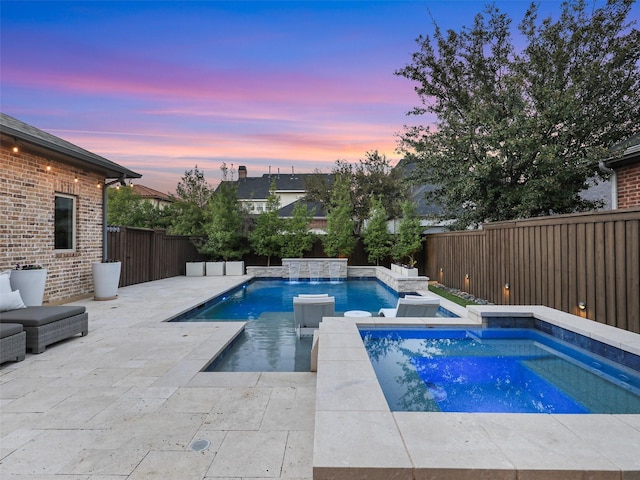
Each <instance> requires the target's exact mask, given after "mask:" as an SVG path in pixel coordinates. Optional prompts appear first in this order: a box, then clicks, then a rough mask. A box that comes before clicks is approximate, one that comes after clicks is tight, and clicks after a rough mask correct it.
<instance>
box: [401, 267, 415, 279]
mask: <svg viewBox="0 0 640 480" xmlns="http://www.w3.org/2000/svg"><path fill="white" fill-rule="evenodd" d="M401 274H402V275H403V276H405V277H417V276H418V269H417V268H407V267H401Z"/></svg>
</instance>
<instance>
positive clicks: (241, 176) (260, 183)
mask: <svg viewBox="0 0 640 480" xmlns="http://www.w3.org/2000/svg"><path fill="white" fill-rule="evenodd" d="M314 175H317V174H316V173H294V172H293V171H292V172H291V173H286V174H285V173H279V172H278V173H276V174H271V173H265V174H264V175H262V176H261V177H249V176H248V172H247V167H245V166H240V167H238V180H237V181H236V182H235V183H236V185H237V187H238V200H239V201H240V203H241V204H242V206H243V207H244V209H245V210H246V211H247V212H249V213H252V214H260V213H261V212H264V211H265V209H266V207H267V197H268V196H269V193H270V192H269V189H270V188H271V182H275V185H276V189H275V191H274V193H275V194H276V195H277V196H278V197H279V198H280V208H283V207H286V206H287V205H291V204H292V203H294V202H296V201H298V200H300V199H301V198H304V197H305V196H306V194H307V190H306V187H305V181H306V179H307V178H309V177H311V176H314ZM327 176H328V177H333V176H332V175H331V174H327Z"/></svg>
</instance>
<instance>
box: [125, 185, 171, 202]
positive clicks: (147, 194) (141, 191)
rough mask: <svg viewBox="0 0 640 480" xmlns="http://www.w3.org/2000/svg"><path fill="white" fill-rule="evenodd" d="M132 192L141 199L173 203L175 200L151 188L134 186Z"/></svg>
mask: <svg viewBox="0 0 640 480" xmlns="http://www.w3.org/2000/svg"><path fill="white" fill-rule="evenodd" d="M133 191H134V192H136V193H137V194H138V195H140V196H141V197H142V198H151V199H154V200H161V201H163V202H173V201H175V198H174V197H172V196H171V195H168V194H166V193H162V192H159V191H158V190H154V189H153V188H149V187H145V186H144V185H138V184H135V185H134V186H133Z"/></svg>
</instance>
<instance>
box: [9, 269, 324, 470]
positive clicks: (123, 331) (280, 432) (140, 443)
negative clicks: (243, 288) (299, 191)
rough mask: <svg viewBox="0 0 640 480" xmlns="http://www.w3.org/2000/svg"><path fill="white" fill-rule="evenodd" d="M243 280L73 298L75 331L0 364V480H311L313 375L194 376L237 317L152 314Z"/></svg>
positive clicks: (192, 280) (157, 285) (177, 282)
mask: <svg viewBox="0 0 640 480" xmlns="http://www.w3.org/2000/svg"><path fill="white" fill-rule="evenodd" d="M247 278H248V277H176V278H170V279H165V280H160V281H156V282H149V283H143V284H140V285H134V286H130V287H125V288H121V289H120V290H119V298H118V299H116V300H112V301H106V302H96V301H94V300H92V299H87V300H83V301H79V302H74V304H77V305H84V306H86V307H87V310H88V312H89V334H88V335H87V336H86V337H74V338H72V339H70V340H67V341H64V342H61V343H58V344H55V345H51V346H50V347H48V348H47V349H46V351H45V352H44V353H41V354H39V355H32V354H27V358H26V359H25V360H24V361H22V362H18V363H5V364H3V365H2V366H1V367H0V438H1V440H0V459H1V460H0V478H2V480H12V479H20V478H25V479H31V480H35V479H37V480H45V479H52V480H53V479H55V480H61V479H62V480H71V479H73V480H116V479H132V480H133V479H180V480H188V479H194V480H197V479H216V480H220V479H267V478H283V479H292V480H293V479H297V480H308V479H311V477H312V448H313V427H314V425H313V422H314V413H315V381H316V376H315V374H313V373H231V374H230V373H199V371H200V370H201V369H202V368H203V366H204V365H205V364H206V363H207V362H208V360H209V359H210V358H211V356H212V354H215V353H216V352H217V351H218V350H219V349H221V348H222V347H223V346H224V345H225V344H226V343H227V342H228V341H229V340H230V339H231V338H233V336H234V335H235V334H236V333H237V331H238V330H239V329H240V328H241V325H242V324H241V323H215V324H214V323H210V324H207V323H166V322H163V320H165V319H166V318H168V317H171V316H174V315H176V314H179V313H181V312H182V311H184V310H188V309H189V308H190V307H192V306H194V305H197V304H199V303H202V302H203V301H206V300H208V299H209V298H211V297H212V296H215V295H216V294H217V293H220V292H222V291H224V290H226V289H228V288H229V287H230V286H232V285H234V284H238V283H241V282H242V281H244V280H246V279H247ZM197 440H207V441H208V442H210V446H209V447H208V448H206V449H205V450H204V451H200V452H196V451H193V450H192V449H191V445H192V444H193V442H195V441H197Z"/></svg>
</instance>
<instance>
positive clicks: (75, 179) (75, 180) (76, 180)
mask: <svg viewBox="0 0 640 480" xmlns="http://www.w3.org/2000/svg"><path fill="white" fill-rule="evenodd" d="M73 181H74V182H76V183H78V176H77V175H76V178H74V179H73Z"/></svg>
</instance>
